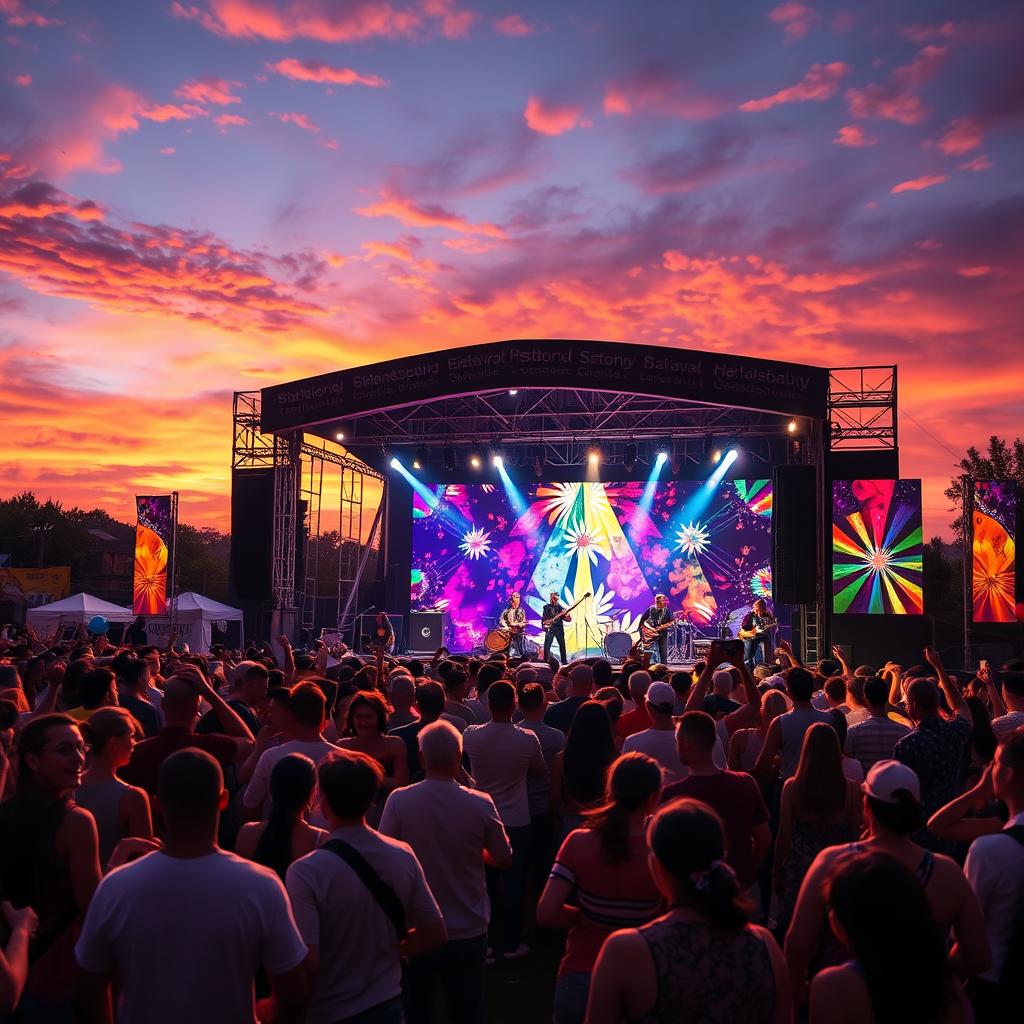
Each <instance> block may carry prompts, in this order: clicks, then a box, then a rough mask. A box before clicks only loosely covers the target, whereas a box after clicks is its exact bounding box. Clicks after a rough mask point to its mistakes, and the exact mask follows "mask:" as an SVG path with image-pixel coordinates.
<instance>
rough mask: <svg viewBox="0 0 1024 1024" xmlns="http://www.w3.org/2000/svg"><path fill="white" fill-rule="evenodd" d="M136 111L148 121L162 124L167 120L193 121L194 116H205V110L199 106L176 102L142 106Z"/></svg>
mask: <svg viewBox="0 0 1024 1024" xmlns="http://www.w3.org/2000/svg"><path fill="white" fill-rule="evenodd" d="M136 113H137V114H138V115H139V117H142V118H145V120H147V121H156V122H158V123H160V124H162V123H163V122H165V121H191V120H192V118H193V117H203V116H205V115H206V111H205V110H200V109H198V108H197V107H191V106H187V105H186V106H184V107H179V106H178V105H177V104H176V103H158V104H156V105H155V106H140V107H139V108H138V109H137V111H136Z"/></svg>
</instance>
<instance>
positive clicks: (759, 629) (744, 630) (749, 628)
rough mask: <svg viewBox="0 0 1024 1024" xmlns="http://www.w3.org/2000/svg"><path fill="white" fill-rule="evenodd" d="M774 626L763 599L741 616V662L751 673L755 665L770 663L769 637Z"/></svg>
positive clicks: (772, 617) (773, 620) (758, 600)
mask: <svg viewBox="0 0 1024 1024" xmlns="http://www.w3.org/2000/svg"><path fill="white" fill-rule="evenodd" d="M775 625H776V622H775V616H774V615H772V613H771V612H770V611H768V604H767V602H766V601H765V600H764V599H763V598H760V597H759V598H758V599H757V600H756V601H755V602H754V606H753V608H751V610H750V611H749V612H747V614H746V615H744V616H743V621H742V622H741V623H740V637H741V638H742V640H743V661H744V663H745V664H746V666H747V668H749V669H750V671H751V672H753V671H754V666H755V665H762V664H766V663H767V662H769V661H771V660H772V659H771V650H772V648H771V635H772V628H773V627H774V626H775Z"/></svg>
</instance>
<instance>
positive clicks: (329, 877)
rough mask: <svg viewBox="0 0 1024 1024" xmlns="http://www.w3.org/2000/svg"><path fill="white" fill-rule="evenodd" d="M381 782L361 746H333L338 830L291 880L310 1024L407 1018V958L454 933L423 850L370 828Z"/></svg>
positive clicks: (332, 801)
mask: <svg viewBox="0 0 1024 1024" xmlns="http://www.w3.org/2000/svg"><path fill="white" fill-rule="evenodd" d="M383 778H384V772H383V770H382V769H381V767H380V765H379V764H378V763H377V762H376V761H375V760H373V758H371V757H368V756H367V755H366V754H361V753H358V752H357V751H354V750H338V751H335V752H334V753H332V754H329V755H328V756H327V758H325V759H324V760H323V761H322V762H321V764H320V768H319V771H318V780H319V786H320V801H321V807H322V810H323V814H324V817H325V818H326V819H327V822H328V825H329V827H330V828H331V834H330V836H329V837H328V838H327V840H326V841H325V842H324V844H323V845H322V846H321V847H320V849H318V850H314V851H313V852H312V853H309V854H307V855H306V856H305V857H301V858H299V860H297V861H295V862H294V863H293V864H292V866H291V867H290V868H289V869H288V875H287V879H286V881H287V886H288V895H289V896H290V897H291V901H292V909H293V910H294V912H295V921H296V923H297V924H298V926H299V932H300V933H301V935H302V938H303V941H304V942H305V943H306V945H307V946H308V947H309V958H308V959H307V962H306V967H307V971H308V974H309V977H310V998H309V1009H308V1010H307V1013H306V1018H305V1019H306V1024H335V1022H337V1021H345V1024H371V1022H372V1024H402V1021H403V1014H402V965H401V958H402V956H416V955H419V954H422V953H426V952H429V951H430V950H432V949H436V948H437V947H439V946H443V945H444V943H445V940H446V939H447V933H446V931H445V926H444V919H443V918H442V916H441V911H440V909H439V908H438V906H437V903H436V902H435V900H434V897H433V895H432V894H431V892H430V889H429V888H428V886H427V882H426V879H425V878H424V876H423V868H422V867H421V866H420V862H419V861H418V860H417V859H416V855H415V854H414V853H413V852H412V850H411V849H410V848H409V847H408V846H407V845H406V844H405V843H401V842H398V841H397V840H395V839H389V838H387V837H386V836H383V835H381V834H380V833H379V832H376V831H374V829H372V828H370V827H369V826H367V824H366V812H367V810H368V809H369V807H370V804H371V803H372V802H373V798H374V796H375V795H376V793H377V790H378V788H379V787H380V784H381V782H382V781H383ZM438 825H439V826H441V823H440V822H439V823H438ZM371 887H372V888H371Z"/></svg>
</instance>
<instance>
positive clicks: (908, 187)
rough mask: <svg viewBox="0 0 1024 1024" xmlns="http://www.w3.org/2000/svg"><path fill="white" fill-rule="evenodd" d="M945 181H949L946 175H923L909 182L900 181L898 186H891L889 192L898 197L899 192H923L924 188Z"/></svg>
mask: <svg viewBox="0 0 1024 1024" xmlns="http://www.w3.org/2000/svg"><path fill="white" fill-rule="evenodd" d="M946 181H949V176H948V175H945V174H925V175H923V176H922V177H920V178H911V179H910V180H909V181H901V182H900V183H899V184H898V185H893V187H892V188H891V189H889V191H890V192H891V193H892V194H893V195H898V194H899V193H900V192H923V191H924V190H925V189H926V188H932V187H933V186H934V185H941V184H942V183H943V182H946Z"/></svg>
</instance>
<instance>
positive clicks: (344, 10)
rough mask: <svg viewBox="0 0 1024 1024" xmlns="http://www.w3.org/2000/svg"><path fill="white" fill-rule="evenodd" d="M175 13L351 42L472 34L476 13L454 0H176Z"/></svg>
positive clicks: (283, 37)
mask: <svg viewBox="0 0 1024 1024" xmlns="http://www.w3.org/2000/svg"><path fill="white" fill-rule="evenodd" d="M171 13H172V14H173V15H174V16H175V17H176V18H182V19H184V20H188V21H195V22H198V23H199V24H200V25H202V27H203V28H205V29H206V30H207V31H208V32H213V33H215V34H216V35H221V36H230V37H234V38H241V39H269V40H272V41H273V42H278V43H289V42H291V41H292V40H294V39H316V40H318V41H320V42H324V43H352V42H358V41H360V40H364V39H373V38H385V39H397V38H402V37H405V38H408V37H412V36H415V35H417V34H422V33H425V32H428V31H431V30H433V31H438V32H440V33H441V34H442V35H444V36H445V37H447V38H449V39H455V38H458V37H460V36H464V35H466V34H467V33H468V31H469V29H470V26H471V25H472V23H473V21H474V20H475V17H476V15H475V14H473V12H471V11H463V10H460V9H459V8H458V7H457V6H456V3H455V0H417V2H415V3H411V4H409V5H408V6H405V7H398V6H395V5H394V4H392V3H390V2H388V0H368V2H363V3H358V4H351V3H344V4H341V3H324V2H322V0H207V2H206V3H204V4H188V3H181V2H179V0H174V2H173V3H172V4H171Z"/></svg>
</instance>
